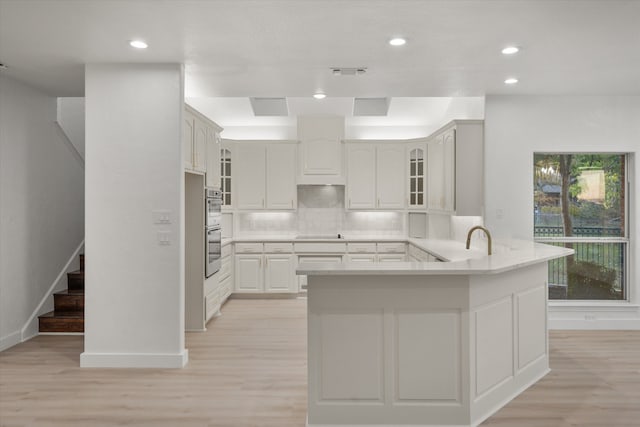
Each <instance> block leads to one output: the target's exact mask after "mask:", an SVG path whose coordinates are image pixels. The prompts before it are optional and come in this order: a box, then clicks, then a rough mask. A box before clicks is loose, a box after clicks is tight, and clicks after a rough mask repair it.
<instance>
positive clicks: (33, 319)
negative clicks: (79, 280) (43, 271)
mask: <svg viewBox="0 0 640 427" xmlns="http://www.w3.org/2000/svg"><path fill="white" fill-rule="evenodd" d="M83 248H84V239H82V242H80V244H79V245H78V247H77V248H76V250H75V251H73V254H71V257H70V258H69V260H67V263H66V264H65V265H64V267H62V270H60V273H58V276H56V278H55V280H54V281H53V283H52V284H51V286H49V290H48V291H47V292H46V293H45V294H44V296H43V297H42V299H41V300H40V304H38V306H37V307H36V309H35V310H33V313H31V316H30V317H29V320H27V321H26V323H25V324H24V326H23V327H22V329H21V330H20V336H21V342H25V341H27V340H29V339H31V338H33V337H35V336H36V335H38V316H40V315H41V314H44V313H43V312H42V311H43V310H42V307H43V306H44V305H45V304H46V302H47V301H48V300H49V299H50V298H51V295H53V293H54V292H56V291H57V288H58V285H59V283H60V281H61V280H62V278H63V277H64V276H65V275H66V274H67V273H68V272H69V266H70V265H71V263H72V262H74V261H75V260H76V258H78V255H79V254H80V251H81V250H82V249H83Z"/></svg>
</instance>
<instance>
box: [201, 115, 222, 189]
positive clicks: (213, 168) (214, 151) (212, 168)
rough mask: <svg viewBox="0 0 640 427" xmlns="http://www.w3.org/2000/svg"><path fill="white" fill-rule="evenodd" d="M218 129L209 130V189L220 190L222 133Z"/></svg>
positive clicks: (207, 183)
mask: <svg viewBox="0 0 640 427" xmlns="http://www.w3.org/2000/svg"><path fill="white" fill-rule="evenodd" d="M221 130H222V129H221V128H218V127H209V128H208V129H207V165H206V166H207V175H206V179H205V182H206V185H207V187H216V188H220V131H221Z"/></svg>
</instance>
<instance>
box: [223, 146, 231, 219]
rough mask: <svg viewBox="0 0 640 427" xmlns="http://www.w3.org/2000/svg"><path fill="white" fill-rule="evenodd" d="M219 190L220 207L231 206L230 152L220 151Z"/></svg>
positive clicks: (226, 150) (224, 149)
mask: <svg viewBox="0 0 640 427" xmlns="http://www.w3.org/2000/svg"><path fill="white" fill-rule="evenodd" d="M220 190H221V191H222V205H223V206H231V150H228V149H226V148H222V149H221V150H220Z"/></svg>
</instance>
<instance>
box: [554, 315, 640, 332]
mask: <svg viewBox="0 0 640 427" xmlns="http://www.w3.org/2000/svg"><path fill="white" fill-rule="evenodd" d="M549 329H550V330H556V329H557V330H586V331H588V330H620V331H624V330H626V331H635V330H640V319H598V320H586V319H551V318H550V319H549Z"/></svg>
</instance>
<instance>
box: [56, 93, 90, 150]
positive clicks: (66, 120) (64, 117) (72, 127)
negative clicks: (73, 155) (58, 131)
mask: <svg viewBox="0 0 640 427" xmlns="http://www.w3.org/2000/svg"><path fill="white" fill-rule="evenodd" d="M58 124H59V125H60V127H61V128H62V130H63V131H64V133H65V134H67V137H68V138H69V141H71V143H72V144H73V146H74V147H75V148H76V150H77V151H78V154H80V156H81V157H82V158H83V159H84V98H58Z"/></svg>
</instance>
